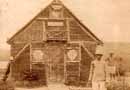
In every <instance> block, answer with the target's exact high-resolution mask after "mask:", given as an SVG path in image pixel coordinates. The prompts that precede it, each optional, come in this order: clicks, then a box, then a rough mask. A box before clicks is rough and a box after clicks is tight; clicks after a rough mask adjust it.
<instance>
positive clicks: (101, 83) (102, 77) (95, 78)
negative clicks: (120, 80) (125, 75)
mask: <svg viewBox="0 0 130 90" xmlns="http://www.w3.org/2000/svg"><path fill="white" fill-rule="evenodd" d="M102 56H103V54H101V53H97V54H96V55H95V60H94V61H92V63H91V69H90V76H89V81H90V82H92V89H93V90H107V89H106V86H105V83H106V64H105V62H104V61H103V60H101V58H102Z"/></svg>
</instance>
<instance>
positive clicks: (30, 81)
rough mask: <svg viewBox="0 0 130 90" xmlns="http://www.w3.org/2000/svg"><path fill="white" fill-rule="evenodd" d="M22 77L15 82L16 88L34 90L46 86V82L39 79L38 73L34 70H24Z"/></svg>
mask: <svg viewBox="0 0 130 90" xmlns="http://www.w3.org/2000/svg"><path fill="white" fill-rule="evenodd" d="M22 76H23V78H22V80H20V81H16V82H15V85H16V86H18V87H27V88H35V87H40V86H43V85H46V81H45V80H43V79H41V78H40V75H39V72H38V71H36V70H33V71H30V70H26V71H24V72H23V75H22Z"/></svg>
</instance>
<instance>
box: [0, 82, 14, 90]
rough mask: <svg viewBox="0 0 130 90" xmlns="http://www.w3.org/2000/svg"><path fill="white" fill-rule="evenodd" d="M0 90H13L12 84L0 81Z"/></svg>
mask: <svg viewBox="0 0 130 90" xmlns="http://www.w3.org/2000/svg"><path fill="white" fill-rule="evenodd" d="M0 90H14V85H13V82H11V81H2V80H0Z"/></svg>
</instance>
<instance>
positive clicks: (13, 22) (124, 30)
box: [0, 0, 130, 48]
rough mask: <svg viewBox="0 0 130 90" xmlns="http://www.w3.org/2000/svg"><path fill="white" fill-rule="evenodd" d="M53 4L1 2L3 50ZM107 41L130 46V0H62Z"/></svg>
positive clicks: (31, 0) (0, 40)
mask: <svg viewBox="0 0 130 90" xmlns="http://www.w3.org/2000/svg"><path fill="white" fill-rule="evenodd" d="M51 1H52V0H0V48H6V47H8V45H7V44H6V40H7V38H9V37H11V36H12V35H13V34H14V33H16V32H17V31H18V30H19V29H20V28H21V27H23V26H24V25H25V24H26V23H27V22H28V21H29V20H30V19H32V18H33V17H34V16H35V15H36V14H37V13H38V12H40V11H41V10H42V9H43V8H45V6H46V5H48V4H49V3H50V2H51ZM62 1H63V3H64V4H65V5H66V6H67V7H68V8H69V9H70V10H71V11H72V12H73V13H74V14H75V15H76V16H77V17H78V18H79V19H80V20H82V22H83V23H84V24H85V25H86V26H87V27H88V28H90V29H91V31H92V32H93V33H94V34H95V35H96V36H98V37H99V38H100V39H101V40H103V41H113V42H117V41H120V42H130V30H129V29H130V0H62Z"/></svg>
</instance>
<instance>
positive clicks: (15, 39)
mask: <svg viewBox="0 0 130 90" xmlns="http://www.w3.org/2000/svg"><path fill="white" fill-rule="evenodd" d="M7 43H8V44H10V45H11V56H13V57H14V59H15V61H14V63H13V64H12V65H11V76H12V78H14V79H15V80H16V81H18V80H22V77H23V76H24V75H23V74H24V72H25V71H28V70H29V71H32V70H35V71H38V75H39V76H40V79H41V80H43V81H46V82H47V83H48V84H49V83H53V82H58V83H66V84H68V85H73V84H74V85H82V84H86V83H87V81H88V77H89V70H90V63H91V61H92V60H93V58H94V53H95V49H96V46H97V45H100V44H102V41H100V40H99V39H98V38H97V37H96V36H95V35H94V34H93V33H92V32H91V31H90V30H89V29H88V28H87V27H86V26H85V25H84V24H83V23H82V22H81V21H80V20H79V19H78V18H77V17H76V16H75V15H74V14H73V13H72V12H71V11H70V10H69V9H68V8H67V7H65V6H64V4H63V3H62V2H61V1H59V0H53V1H52V2H51V3H50V4H49V5H48V6H47V7H46V8H45V9H44V10H42V11H41V12H40V13H39V14H37V15H36V17H34V18H33V19H32V20H30V21H29V22H28V23H27V24H26V25H25V26H24V27H23V28H22V29H21V30H19V31H18V32H17V33H16V34H15V35H13V36H12V37H11V38H10V39H9V40H8V41H7Z"/></svg>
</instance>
